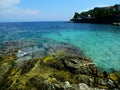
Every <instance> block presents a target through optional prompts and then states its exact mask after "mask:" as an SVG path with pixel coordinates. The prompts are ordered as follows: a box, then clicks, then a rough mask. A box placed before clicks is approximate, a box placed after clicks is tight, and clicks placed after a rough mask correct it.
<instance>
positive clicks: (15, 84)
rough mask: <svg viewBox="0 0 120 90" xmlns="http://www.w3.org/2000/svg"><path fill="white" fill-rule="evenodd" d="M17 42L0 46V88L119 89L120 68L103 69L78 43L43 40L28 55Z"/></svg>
mask: <svg viewBox="0 0 120 90" xmlns="http://www.w3.org/2000/svg"><path fill="white" fill-rule="evenodd" d="M17 43H18V42H17ZM17 43H16V42H9V45H13V46H14V48H9V49H8V48H6V47H5V46H6V45H8V43H7V44H3V45H4V47H5V48H3V46H2V47H1V49H0V90H120V72H111V73H107V72H105V71H100V70H99V68H98V67H97V66H96V65H95V64H94V62H93V61H92V60H91V59H90V58H88V57H86V56H85V54H84V53H83V52H82V51H80V50H79V49H78V48H77V47H74V46H72V45H68V44H66V43H60V44H59V45H55V44H53V43H52V44H50V42H49V43H44V44H41V45H39V46H40V47H42V48H43V47H44V50H42V51H41V52H40V51H39V52H37V53H35V54H32V58H27V57H29V55H31V54H29V53H24V54H22V55H21V54H20V53H21V52H20V47H19V48H16V46H17ZM19 44H20V43H19ZM15 45H16V46H15ZM32 46H34V45H32ZM22 48H23V46H22ZM43 51H44V53H43ZM20 55H21V56H20ZM23 58H24V59H26V58H27V59H28V60H23V61H22V59H23Z"/></svg>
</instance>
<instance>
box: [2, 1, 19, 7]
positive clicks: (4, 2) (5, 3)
mask: <svg viewBox="0 0 120 90" xmlns="http://www.w3.org/2000/svg"><path fill="white" fill-rule="evenodd" d="M18 3H20V0H0V8H9V7H11V6H14V5H16V4H18Z"/></svg>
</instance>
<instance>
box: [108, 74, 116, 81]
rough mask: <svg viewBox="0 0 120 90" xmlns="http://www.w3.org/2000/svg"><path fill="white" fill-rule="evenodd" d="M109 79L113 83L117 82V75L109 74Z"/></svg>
mask: <svg viewBox="0 0 120 90" xmlns="http://www.w3.org/2000/svg"><path fill="white" fill-rule="evenodd" d="M109 77H110V79H111V80H113V81H117V80H118V77H117V75H116V74H114V73H111V74H110V75H109Z"/></svg>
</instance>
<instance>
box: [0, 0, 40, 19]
mask: <svg viewBox="0 0 120 90" xmlns="http://www.w3.org/2000/svg"><path fill="white" fill-rule="evenodd" d="M20 1H21V0H0V20H11V21H12V20H22V19H23V18H25V19H28V20H29V19H32V18H35V17H37V16H38V15H39V10H35V9H29V8H24V9H23V8H19V7H18V6H17V4H19V3H20Z"/></svg>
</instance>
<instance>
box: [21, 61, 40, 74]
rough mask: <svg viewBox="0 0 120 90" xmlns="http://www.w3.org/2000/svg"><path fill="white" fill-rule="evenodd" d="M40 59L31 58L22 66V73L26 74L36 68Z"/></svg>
mask: <svg viewBox="0 0 120 90" xmlns="http://www.w3.org/2000/svg"><path fill="white" fill-rule="evenodd" d="M39 60H40V59H31V60H29V61H28V62H27V63H26V64H25V65H24V66H23V67H21V68H22V71H21V75H24V74H26V73H28V72H30V71H31V69H32V68H34V66H35V64H36V63H37V62H38V61H39Z"/></svg>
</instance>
